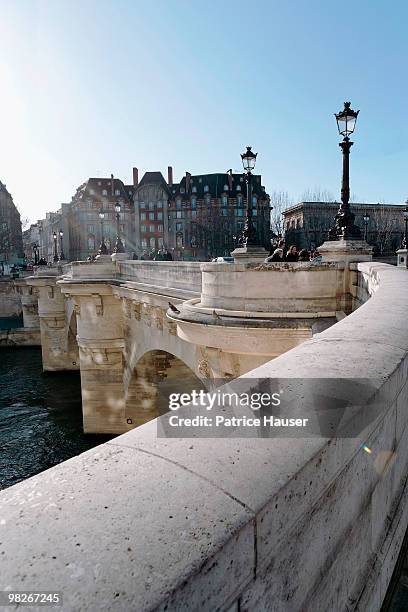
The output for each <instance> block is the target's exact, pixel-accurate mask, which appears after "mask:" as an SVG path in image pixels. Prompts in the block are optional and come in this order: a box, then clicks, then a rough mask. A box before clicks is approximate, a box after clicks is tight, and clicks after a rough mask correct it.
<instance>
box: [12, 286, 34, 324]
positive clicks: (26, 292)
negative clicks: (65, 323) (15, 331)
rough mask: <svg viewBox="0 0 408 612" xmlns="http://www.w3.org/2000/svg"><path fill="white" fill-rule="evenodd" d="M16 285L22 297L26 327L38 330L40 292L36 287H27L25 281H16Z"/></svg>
mask: <svg viewBox="0 0 408 612" xmlns="http://www.w3.org/2000/svg"><path fill="white" fill-rule="evenodd" d="M14 284H15V286H16V288H17V291H18V293H19V294H20V296H21V306H22V311H23V323H24V327H25V328H28V329H38V328H39V327H40V319H39V316H38V291H37V289H36V288H35V287H33V286H31V285H27V283H26V281H25V279H16V280H15V281H14Z"/></svg>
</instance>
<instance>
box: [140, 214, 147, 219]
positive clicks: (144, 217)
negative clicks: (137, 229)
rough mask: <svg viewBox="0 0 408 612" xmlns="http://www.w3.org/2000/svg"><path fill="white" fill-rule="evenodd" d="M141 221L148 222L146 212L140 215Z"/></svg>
mask: <svg viewBox="0 0 408 612" xmlns="http://www.w3.org/2000/svg"><path fill="white" fill-rule="evenodd" d="M140 219H141V220H142V221H146V213H145V212H142V213H140Z"/></svg>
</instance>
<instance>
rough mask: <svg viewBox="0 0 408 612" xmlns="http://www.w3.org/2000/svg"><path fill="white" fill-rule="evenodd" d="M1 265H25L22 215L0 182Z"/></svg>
mask: <svg viewBox="0 0 408 612" xmlns="http://www.w3.org/2000/svg"><path fill="white" fill-rule="evenodd" d="M0 263H6V264H16V263H23V234H22V230H21V219H20V213H19V212H18V210H17V207H16V205H15V204H14V202H13V198H12V196H11V195H10V193H9V192H8V191H7V188H6V185H4V184H3V183H2V182H1V181H0Z"/></svg>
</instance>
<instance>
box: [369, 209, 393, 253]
mask: <svg viewBox="0 0 408 612" xmlns="http://www.w3.org/2000/svg"><path fill="white" fill-rule="evenodd" d="M370 217H371V218H370V224H371V226H372V228H373V230H374V232H375V237H374V241H375V246H376V247H377V249H378V253H379V255H384V254H385V253H387V252H388V251H389V250H390V248H391V239H392V237H393V233H394V231H395V229H396V228H395V227H394V220H393V218H392V216H391V213H390V211H389V210H388V209H387V208H385V206H384V203H383V202H379V203H378V205H377V206H376V207H375V209H374V210H372V212H371V213H370Z"/></svg>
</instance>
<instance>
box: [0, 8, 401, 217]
mask: <svg viewBox="0 0 408 612" xmlns="http://www.w3.org/2000/svg"><path fill="white" fill-rule="evenodd" d="M345 7H347V12H346V11H345V10H344V9H345ZM0 11H1V20H0V74H1V79H2V88H1V96H0V111H1V112H0V122H1V126H0V128H1V129H0V135H1V147H0V179H1V180H2V181H3V182H5V183H6V184H7V187H8V188H9V190H10V191H11V192H12V194H13V196H14V199H15V201H16V203H17V204H18V205H19V207H20V209H21V211H22V214H23V216H28V217H29V218H30V219H31V220H35V219H37V218H41V217H42V216H44V213H45V212H46V211H47V210H56V209H57V208H58V207H59V204H60V203H61V202H67V201H70V198H71V196H72V194H73V193H74V192H75V189H76V187H77V186H78V185H79V184H80V183H81V182H83V181H84V180H85V179H86V178H87V177H89V176H109V175H110V173H111V172H113V173H114V174H115V176H118V177H120V178H122V179H123V180H124V181H125V182H130V181H131V168H132V166H134V165H135V166H138V167H139V170H140V172H144V171H145V170H161V171H162V172H163V174H165V172H166V169H167V166H168V165H173V167H174V175H175V180H178V179H179V178H180V177H181V176H182V175H183V174H184V173H185V171H186V170H188V171H190V172H192V173H193V174H194V173H201V172H202V173H204V172H218V171H226V170H227V169H228V168H231V167H232V168H234V169H239V168H240V157H239V154H240V153H241V151H242V150H243V149H244V148H245V146H246V145H247V144H251V145H253V148H254V150H255V151H258V153H259V155H258V166H257V170H258V171H259V172H260V173H262V175H263V177H264V184H265V185H266V188H267V190H268V191H269V192H272V191H273V190H285V191H288V192H289V193H290V194H291V195H292V196H293V198H294V199H298V197H299V196H300V195H301V194H302V192H303V191H304V190H306V189H308V188H313V187H314V186H315V185H319V186H320V187H321V188H324V189H328V190H330V191H332V192H333V193H334V194H335V196H336V197H337V198H338V197H339V189H340V170H341V151H340V149H339V147H338V145H337V142H338V135H337V130H336V125H335V119H334V116H333V113H334V112H335V111H337V110H340V108H341V107H342V103H343V101H344V100H348V99H349V100H351V102H352V106H353V108H356V109H360V110H361V112H360V116H359V120H358V123H357V131H356V133H355V136H354V142H355V145H354V147H353V149H352V159H351V164H352V165H351V190H352V192H354V193H355V194H356V196H357V197H358V198H359V200H360V201H379V200H382V201H386V202H395V203H400V202H402V201H404V200H405V199H406V197H407V196H408V176H407V174H408V172H407V170H408V149H407V131H408V130H407V124H408V122H407V117H408V113H407V108H408V85H407V82H408V81H407V57H408V54H407V51H408V37H407V31H406V30H407V23H408V3H406V2H403V1H399V0H394V2H391V3H390V2H386V1H379V0H360V1H357V2H348V3H340V2H338V0H337V1H336V2H335V1H332V0H319V1H318V0H284V1H282V0H279V1H278V0H265V1H264V0H253V1H252V2H241V1H231V0H217V1H214V0H205V1H202V0H189V1H187V0H150V2H146V1H145V0H143V2H142V1H139V0H131V1H125V0H119V1H118V0H115V1H114V0H111V1H106V0H98V1H92V0H85V1H84V0H81V1H80V2H79V1H78V0H69V1H68V0H67V1H65V0H46V1H37V0H0Z"/></svg>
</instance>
